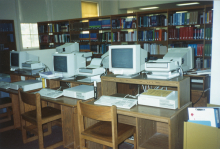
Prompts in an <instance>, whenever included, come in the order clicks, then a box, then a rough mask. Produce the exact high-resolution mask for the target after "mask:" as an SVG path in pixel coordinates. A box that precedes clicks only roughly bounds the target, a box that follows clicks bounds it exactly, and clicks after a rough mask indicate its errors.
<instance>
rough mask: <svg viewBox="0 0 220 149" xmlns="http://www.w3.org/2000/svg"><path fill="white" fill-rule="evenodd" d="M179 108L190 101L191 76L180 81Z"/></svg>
mask: <svg viewBox="0 0 220 149" xmlns="http://www.w3.org/2000/svg"><path fill="white" fill-rule="evenodd" d="M178 99H179V100H178V108H181V107H182V106H184V105H185V104H186V103H188V102H190V78H189V77H187V78H186V79H185V80H182V81H180V83H179V86H178Z"/></svg>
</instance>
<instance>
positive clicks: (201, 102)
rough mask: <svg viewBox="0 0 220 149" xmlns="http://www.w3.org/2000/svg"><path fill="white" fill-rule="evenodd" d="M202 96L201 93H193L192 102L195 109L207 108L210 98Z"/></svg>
mask: <svg viewBox="0 0 220 149" xmlns="http://www.w3.org/2000/svg"><path fill="white" fill-rule="evenodd" d="M202 94H203V93H202V92H200V91H191V102H192V103H193V107H206V106H207V103H208V97H209V96H205V97H204V96H203V95H202ZM208 95H209V91H208ZM194 103H196V104H194Z"/></svg>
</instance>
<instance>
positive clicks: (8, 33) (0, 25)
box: [0, 20, 17, 72]
mask: <svg viewBox="0 0 220 149" xmlns="http://www.w3.org/2000/svg"><path fill="white" fill-rule="evenodd" d="M11 50H15V51H16V50H17V48H16V40H15V29H14V20H0V72H4V71H9V70H10V51H11Z"/></svg>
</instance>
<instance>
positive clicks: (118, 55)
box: [111, 48, 133, 68]
mask: <svg viewBox="0 0 220 149" xmlns="http://www.w3.org/2000/svg"><path fill="white" fill-rule="evenodd" d="M111 52H112V53H111V54H112V57H111V58H112V68H133V49H132V48H126V49H117V48H116V49H112V51H111Z"/></svg>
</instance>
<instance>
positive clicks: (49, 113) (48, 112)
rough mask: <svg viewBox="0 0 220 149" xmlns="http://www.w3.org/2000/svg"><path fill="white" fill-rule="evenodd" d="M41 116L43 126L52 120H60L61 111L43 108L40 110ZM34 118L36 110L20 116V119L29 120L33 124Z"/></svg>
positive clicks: (35, 120) (35, 119)
mask: <svg viewBox="0 0 220 149" xmlns="http://www.w3.org/2000/svg"><path fill="white" fill-rule="evenodd" d="M41 115H42V123H43V124H45V123H47V122H49V121H52V120H53V119H54V120H56V119H59V118H61V111H60V110H59V109H55V108H53V107H44V108H42V109H41ZM36 117H37V115H36V110H32V111H28V112H25V113H24V114H22V118H24V119H28V121H30V120H31V121H32V122H34V123H36V122H37V118H36ZM48 118H49V120H48Z"/></svg>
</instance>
